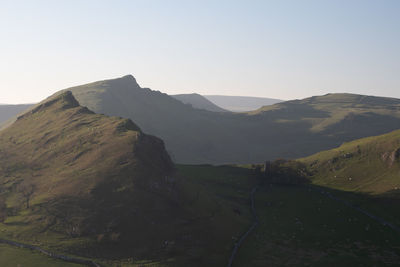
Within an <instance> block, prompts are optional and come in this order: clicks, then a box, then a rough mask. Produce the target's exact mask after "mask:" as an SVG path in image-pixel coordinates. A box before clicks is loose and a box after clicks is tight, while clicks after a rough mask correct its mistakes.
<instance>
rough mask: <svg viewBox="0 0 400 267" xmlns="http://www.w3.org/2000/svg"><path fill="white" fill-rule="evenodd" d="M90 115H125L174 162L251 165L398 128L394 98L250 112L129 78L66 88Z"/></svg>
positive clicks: (324, 99)
mask: <svg viewBox="0 0 400 267" xmlns="http://www.w3.org/2000/svg"><path fill="white" fill-rule="evenodd" d="M68 90H71V91H72V92H73V94H74V96H75V97H76V98H77V100H78V101H79V102H80V103H81V104H82V105H83V106H87V107H88V108H89V109H91V110H93V111H94V112H96V113H103V114H107V115H110V116H120V117H124V118H130V119H132V120H133V121H135V123H137V124H138V126H139V127H140V128H141V129H142V130H143V131H144V132H145V133H149V134H152V135H155V136H158V137H160V138H161V139H163V140H164V142H165V145H166V148H167V151H168V152H169V154H170V155H171V157H172V159H173V160H174V161H175V162H177V163H186V164H192V163H193V164H198V163H212V164H224V163H257V162H264V161H265V160H273V159H276V158H299V157H304V156H308V155H312V154H314V153H316V152H319V151H321V150H326V149H330V148H334V147H337V146H339V145H340V144H342V143H343V142H346V141H351V140H354V139H357V138H362V137H367V136H372V135H378V134H384V133H387V132H390V131H393V130H396V129H399V128H400V100H398V99H390V98H382V97H369V96H359V95H351V94H331V95H325V96H318V97H311V98H306V99H303V100H295V101H287V102H282V103H278V104H275V105H272V106H267V107H263V108H262V109H259V110H257V111H253V112H250V113H231V112H211V111H207V110H199V109H195V108H193V107H192V106H190V105H185V104H183V103H182V102H180V101H178V100H176V99H174V98H173V97H170V96H168V95H167V94H163V93H161V92H159V91H153V90H150V89H148V88H141V87H140V86H139V85H138V84H137V82H136V80H135V78H134V77H133V76H130V75H128V76H125V77H122V78H118V79H113V80H105V81H99V82H95V83H91V84H86V85H82V86H77V87H73V88H69V89H68Z"/></svg>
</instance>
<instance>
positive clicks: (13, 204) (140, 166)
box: [0, 91, 179, 249]
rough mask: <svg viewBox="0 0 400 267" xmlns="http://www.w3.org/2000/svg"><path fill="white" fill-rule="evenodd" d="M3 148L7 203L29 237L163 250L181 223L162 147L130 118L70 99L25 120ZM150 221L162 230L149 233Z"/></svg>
mask: <svg viewBox="0 0 400 267" xmlns="http://www.w3.org/2000/svg"><path fill="white" fill-rule="evenodd" d="M0 148H1V150H0V159H1V160H0V183H1V190H0V192H1V198H2V199H5V201H6V203H7V209H8V210H9V212H8V213H9V216H10V217H11V218H10V219H11V220H12V221H13V222H15V219H17V221H18V222H19V223H21V225H28V226H29V227H27V228H26V229H24V231H26V232H29V234H32V233H41V232H43V231H47V232H50V233H49V235H54V234H55V233H57V234H58V235H62V236H66V237H68V238H74V237H85V236H91V237H93V236H96V237H99V238H100V237H101V238H104V240H111V239H119V240H120V241H121V242H125V243H126V242H130V240H127V239H128V238H130V237H131V236H132V235H133V234H134V235H135V240H134V241H132V242H133V243H132V242H131V243H132V245H133V246H135V245H134V244H135V243H136V244H144V242H145V241H144V240H145V239H147V238H150V239H154V240H159V243H160V244H161V243H162V242H163V241H162V240H160V239H163V240H166V239H168V234H167V235H165V234H163V233H162V232H163V231H164V230H166V229H168V225H170V226H171V223H172V222H174V223H175V220H176V218H178V217H179V216H175V215H174V214H175V213H176V212H177V211H178V210H179V209H178V208H176V204H174V196H173V194H175V192H174V190H173V189H172V187H171V184H168V181H167V179H166V177H167V176H169V175H171V173H172V172H173V169H174V166H173V164H172V162H171V160H170V158H169V156H168V154H167V152H166V151H165V149H164V144H163V142H162V141H161V140H160V139H158V138H156V137H153V136H149V135H146V134H143V132H142V131H141V130H140V129H139V127H137V126H136V125H135V124H134V123H133V122H132V121H130V120H128V119H121V118H115V117H114V118H110V117H106V116H104V115H98V114H95V113H93V112H92V111H90V110H88V109H87V108H85V107H81V106H80V105H79V103H78V102H77V101H76V100H75V98H74V97H73V96H72V93H71V92H68V91H67V92H64V93H62V94H60V95H58V96H56V97H54V98H51V99H48V100H47V101H45V102H43V103H42V104H39V105H37V106H36V107H35V108H33V109H32V110H31V111H29V112H27V113H25V114H23V115H21V116H20V117H19V118H18V119H17V121H16V122H15V123H13V124H12V125H11V126H10V127H8V128H6V129H5V130H3V131H1V132H0ZM138 214H139V215H138ZM154 214H157V216H155V215H154ZM15 216H17V217H15ZM148 216H154V219H155V218H157V219H158V220H159V221H163V224H164V225H163V226H162V227H160V225H158V226H157V225H156V226H154V227H150V228H149V227H147V225H148V223H149V222H148V221H147V219H146V218H147V217H148ZM6 222H7V221H6ZM8 222H9V221H8ZM9 223H10V222H9ZM51 233H52V234H51ZM27 236H28V235H26V237H27ZM136 246H137V245H136ZM148 249H152V247H151V245H148ZM153 249H156V247H153Z"/></svg>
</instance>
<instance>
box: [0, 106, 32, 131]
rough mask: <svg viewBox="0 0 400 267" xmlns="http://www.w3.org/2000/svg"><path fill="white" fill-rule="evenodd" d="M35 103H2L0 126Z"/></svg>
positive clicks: (0, 107)
mask: <svg viewBox="0 0 400 267" xmlns="http://www.w3.org/2000/svg"><path fill="white" fill-rule="evenodd" d="M32 106H33V104H22V105H7V104H4V105H2V104H0V126H1V125H2V124H3V123H5V122H6V121H7V120H9V119H10V118H12V117H15V116H17V115H18V114H20V113H21V112H23V111H25V110H27V109H28V108H30V107H32Z"/></svg>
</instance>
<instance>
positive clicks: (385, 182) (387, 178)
mask: <svg viewBox="0 0 400 267" xmlns="http://www.w3.org/2000/svg"><path fill="white" fill-rule="evenodd" d="M301 161H302V162H304V163H306V164H308V165H309V167H310V170H311V171H312V172H313V177H312V180H313V182H314V183H315V184H319V185H324V186H329V187H332V188H336V189H342V190H349V191H356V192H364V193H372V194H382V193H388V192H393V193H395V192H396V191H397V190H400V131H394V132H391V133H389V134H385V135H380V136H373V137H368V138H363V139H359V140H355V141H353V142H349V143H345V144H343V145H342V146H340V147H338V148H335V149H332V150H327V151H323V152H320V153H317V154H315V155H313V156H310V157H307V158H304V159H301Z"/></svg>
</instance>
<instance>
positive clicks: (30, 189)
mask: <svg viewBox="0 0 400 267" xmlns="http://www.w3.org/2000/svg"><path fill="white" fill-rule="evenodd" d="M35 190H36V186H35V184H33V183H30V182H23V183H21V184H20V185H19V186H18V191H19V192H20V193H21V195H22V197H23V199H24V201H25V204H26V208H27V209H29V203H30V200H31V198H32V195H33V194H34V193H35Z"/></svg>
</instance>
